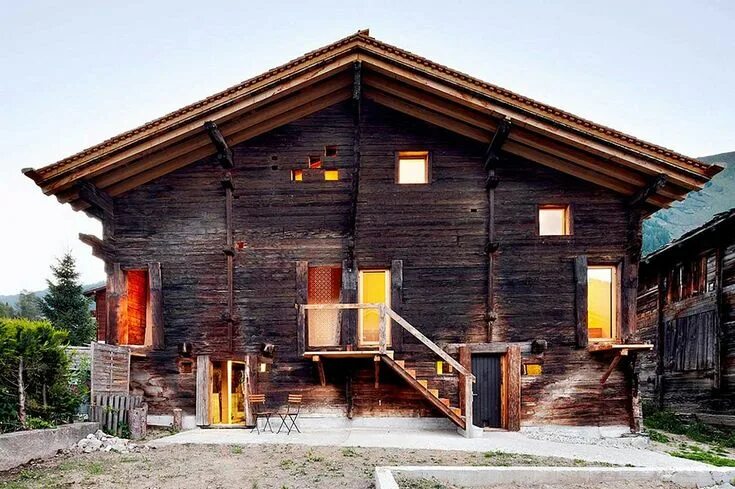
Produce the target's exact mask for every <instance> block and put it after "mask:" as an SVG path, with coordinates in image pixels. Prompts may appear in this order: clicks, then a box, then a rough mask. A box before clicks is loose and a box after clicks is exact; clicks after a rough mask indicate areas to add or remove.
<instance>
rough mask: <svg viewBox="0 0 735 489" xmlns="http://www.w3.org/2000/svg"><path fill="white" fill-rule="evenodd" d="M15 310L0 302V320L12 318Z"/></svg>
mask: <svg viewBox="0 0 735 489" xmlns="http://www.w3.org/2000/svg"><path fill="white" fill-rule="evenodd" d="M14 317H15V309H13V306H11V305H10V304H8V303H7V302H0V318H14Z"/></svg>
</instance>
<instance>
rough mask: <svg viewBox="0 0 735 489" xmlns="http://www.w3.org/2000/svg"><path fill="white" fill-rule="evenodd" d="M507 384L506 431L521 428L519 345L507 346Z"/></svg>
mask: <svg viewBox="0 0 735 489" xmlns="http://www.w3.org/2000/svg"><path fill="white" fill-rule="evenodd" d="M506 356H507V365H508V385H507V387H506V393H507V396H508V397H507V400H506V411H507V418H508V424H507V426H506V429H507V430H508V431H520V429H521V347H520V346H519V345H511V346H509V347H508V352H507V353H506Z"/></svg>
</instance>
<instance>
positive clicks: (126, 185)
mask: <svg viewBox="0 0 735 489" xmlns="http://www.w3.org/2000/svg"><path fill="white" fill-rule="evenodd" d="M349 94H350V90H349V88H346V89H343V90H339V91H337V92H334V93H332V94H329V95H326V96H324V97H320V98H319V99H317V100H315V101H313V102H312V103H310V104H306V105H304V106H300V107H298V108H296V109H293V110H290V111H287V112H285V113H283V114H280V115H278V116H275V117H273V118H270V119H268V120H267V121H264V122H262V123H260V124H257V125H255V126H252V127H249V128H247V129H245V130H243V131H241V132H238V133H235V134H233V135H231V136H228V139H229V140H230V141H231V143H232V144H233V145H234V144H239V143H241V142H243V141H247V140H248V139H251V138H253V137H256V136H259V135H261V134H264V133H266V132H268V131H270V130H273V129H275V128H277V127H280V126H283V125H285V124H288V123H289V122H293V121H295V120H298V119H301V118H302V117H306V116H308V115H310V114H313V113H315V112H318V111H320V110H322V109H325V108H327V107H329V106H331V105H334V104H336V103H339V102H341V101H344V100H348V99H349V97H350V95H349ZM222 130H223V132H224V134H227V132H228V131H227V130H226V127H223V128H222ZM210 154H212V150H211V148H209V147H206V148H202V149H199V150H197V151H194V152H192V153H189V154H184V155H182V156H180V157H177V158H173V159H170V160H167V161H164V162H162V163H161V164H159V165H157V166H156V167H155V168H154V169H153V170H151V171H146V172H144V173H138V174H136V175H135V176H133V177H131V178H128V179H126V180H122V181H119V182H116V183H114V184H112V185H111V186H110V187H109V188H108V190H109V193H110V195H113V196H117V195H120V194H123V193H125V192H127V191H129V190H131V189H133V188H135V187H138V186H140V185H143V184H144V183H146V182H149V181H151V180H155V179H156V178H159V177H160V176H162V175H165V174H167V173H171V172H172V171H175V170H178V169H179V168H183V167H185V166H187V165H189V164H191V163H193V162H194V161H197V160H199V159H201V158H204V157H206V156H209V155H210Z"/></svg>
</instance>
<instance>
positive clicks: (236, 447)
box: [230, 445, 242, 455]
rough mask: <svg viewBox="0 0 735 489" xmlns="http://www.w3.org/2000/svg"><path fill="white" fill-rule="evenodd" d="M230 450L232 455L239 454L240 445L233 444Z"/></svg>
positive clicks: (240, 451)
mask: <svg viewBox="0 0 735 489" xmlns="http://www.w3.org/2000/svg"><path fill="white" fill-rule="evenodd" d="M230 452H231V453H232V454H233V455H241V454H242V447H241V446H240V445H233V446H231V447H230Z"/></svg>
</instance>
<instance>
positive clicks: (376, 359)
mask: <svg viewBox="0 0 735 489" xmlns="http://www.w3.org/2000/svg"><path fill="white" fill-rule="evenodd" d="M373 363H374V364H375V388H376V389H377V388H379V387H380V356H378V355H375V356H374V357H373Z"/></svg>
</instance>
